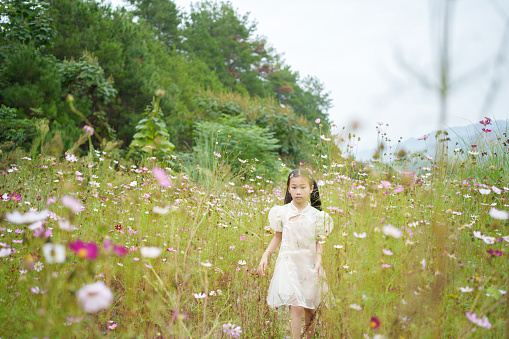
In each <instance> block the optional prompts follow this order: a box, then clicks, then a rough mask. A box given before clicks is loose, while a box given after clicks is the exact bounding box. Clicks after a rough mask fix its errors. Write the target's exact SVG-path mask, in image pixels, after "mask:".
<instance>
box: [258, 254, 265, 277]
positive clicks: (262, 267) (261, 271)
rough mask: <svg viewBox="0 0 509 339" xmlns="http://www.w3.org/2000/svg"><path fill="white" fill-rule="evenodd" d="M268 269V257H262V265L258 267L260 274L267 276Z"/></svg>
mask: <svg viewBox="0 0 509 339" xmlns="http://www.w3.org/2000/svg"><path fill="white" fill-rule="evenodd" d="M266 268H267V256H266V255H265V254H264V255H263V256H262V260H260V265H258V274H260V275H262V276H263V275H265V269H266Z"/></svg>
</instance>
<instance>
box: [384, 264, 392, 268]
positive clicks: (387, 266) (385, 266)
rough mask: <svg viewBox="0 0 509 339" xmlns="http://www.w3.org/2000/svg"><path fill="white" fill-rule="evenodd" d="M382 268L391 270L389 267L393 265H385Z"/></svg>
mask: <svg viewBox="0 0 509 339" xmlns="http://www.w3.org/2000/svg"><path fill="white" fill-rule="evenodd" d="M382 267H383V268H389V267H391V265H388V264H383V265H382Z"/></svg>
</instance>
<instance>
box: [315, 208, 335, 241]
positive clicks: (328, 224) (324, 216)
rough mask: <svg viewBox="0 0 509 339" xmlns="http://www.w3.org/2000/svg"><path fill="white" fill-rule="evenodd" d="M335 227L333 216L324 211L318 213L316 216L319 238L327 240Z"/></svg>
mask: <svg viewBox="0 0 509 339" xmlns="http://www.w3.org/2000/svg"><path fill="white" fill-rule="evenodd" d="M333 228H334V221H332V218H331V216H330V215H329V214H328V213H326V212H323V211H320V212H319V213H318V216H317V218H316V236H317V238H318V239H319V240H325V238H327V237H328V236H329V234H330V232H332V229H333Z"/></svg>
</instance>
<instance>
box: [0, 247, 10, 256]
mask: <svg viewBox="0 0 509 339" xmlns="http://www.w3.org/2000/svg"><path fill="white" fill-rule="evenodd" d="M11 253H12V249H10V248H0V258H4V257H7V256H9V255H11Z"/></svg>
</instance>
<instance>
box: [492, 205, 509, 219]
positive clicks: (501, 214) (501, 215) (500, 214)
mask: <svg viewBox="0 0 509 339" xmlns="http://www.w3.org/2000/svg"><path fill="white" fill-rule="evenodd" d="M490 217H492V218H493V219H498V220H507V219H509V213H507V212H506V211H500V210H497V209H496V208H493V207H492V208H491V209H490Z"/></svg>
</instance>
